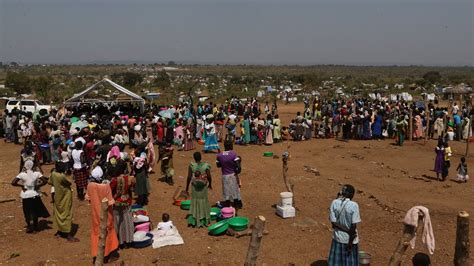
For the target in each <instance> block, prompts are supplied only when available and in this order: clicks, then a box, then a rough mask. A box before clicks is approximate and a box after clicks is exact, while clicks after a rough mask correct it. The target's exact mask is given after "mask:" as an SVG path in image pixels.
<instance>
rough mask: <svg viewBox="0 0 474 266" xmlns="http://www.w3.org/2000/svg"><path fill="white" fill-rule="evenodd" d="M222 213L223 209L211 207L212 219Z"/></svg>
mask: <svg viewBox="0 0 474 266" xmlns="http://www.w3.org/2000/svg"><path fill="white" fill-rule="evenodd" d="M220 214H221V209H219V208H216V207H212V208H211V220H216V219H217V217H218V216H219V215H220Z"/></svg>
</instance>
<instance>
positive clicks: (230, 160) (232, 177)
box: [216, 141, 242, 209]
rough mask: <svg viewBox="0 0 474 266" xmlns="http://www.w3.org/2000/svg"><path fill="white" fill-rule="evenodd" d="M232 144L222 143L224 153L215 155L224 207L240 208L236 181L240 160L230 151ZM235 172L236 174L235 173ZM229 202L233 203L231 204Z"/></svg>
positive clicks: (238, 189)
mask: <svg viewBox="0 0 474 266" xmlns="http://www.w3.org/2000/svg"><path fill="white" fill-rule="evenodd" d="M232 149H233V144H232V142H230V141H226V142H225V143H224V150H225V151H224V152H222V153H219V154H218V155H217V161H216V164H217V167H220V168H221V169H222V195H223V197H224V201H225V206H226V207H230V206H231V205H232V206H233V207H235V208H239V209H240V208H242V199H241V197H240V186H239V180H238V176H237V174H238V171H240V170H238V169H240V158H239V157H238V156H237V154H236V153H235V152H234V151H233V150H232ZM236 170H238V171H237V173H236ZM231 201H232V202H233V203H232V204H231Z"/></svg>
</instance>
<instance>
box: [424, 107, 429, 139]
mask: <svg viewBox="0 0 474 266" xmlns="http://www.w3.org/2000/svg"><path fill="white" fill-rule="evenodd" d="M427 106H428V105H427ZM425 111H426V133H425V141H427V140H428V139H429V134H430V110H428V108H425Z"/></svg>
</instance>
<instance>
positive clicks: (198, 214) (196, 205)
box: [186, 152, 212, 227]
mask: <svg viewBox="0 0 474 266" xmlns="http://www.w3.org/2000/svg"><path fill="white" fill-rule="evenodd" d="M193 157H194V161H195V162H193V163H190V164H189V168H188V179H187V181H186V193H187V194H188V191H189V185H190V184H191V185H192V194H191V208H190V209H189V214H190V215H191V216H192V219H190V221H189V222H188V224H190V225H192V226H198V227H201V226H204V227H207V226H208V225H209V224H210V223H211V216H210V212H211V206H210V205H209V199H208V194H207V192H208V188H209V189H212V179H211V166H210V165H209V164H208V163H205V162H202V161H201V153H200V152H195V153H194V154H193Z"/></svg>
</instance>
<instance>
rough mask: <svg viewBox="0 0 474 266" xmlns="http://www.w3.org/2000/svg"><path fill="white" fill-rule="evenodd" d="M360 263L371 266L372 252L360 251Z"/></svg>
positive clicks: (363, 265)
mask: <svg viewBox="0 0 474 266" xmlns="http://www.w3.org/2000/svg"><path fill="white" fill-rule="evenodd" d="M359 263H360V265H361V266H370V254H369V253H367V252H364V251H359Z"/></svg>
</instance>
